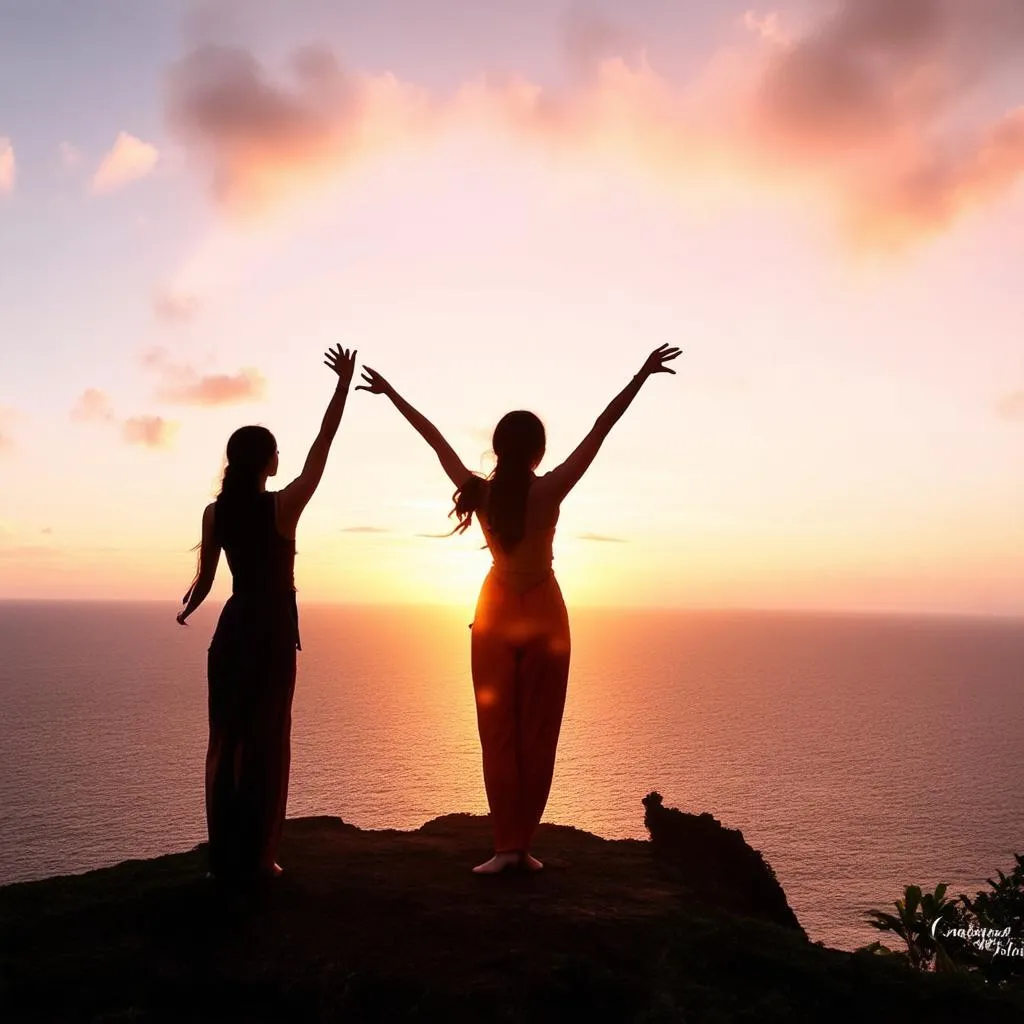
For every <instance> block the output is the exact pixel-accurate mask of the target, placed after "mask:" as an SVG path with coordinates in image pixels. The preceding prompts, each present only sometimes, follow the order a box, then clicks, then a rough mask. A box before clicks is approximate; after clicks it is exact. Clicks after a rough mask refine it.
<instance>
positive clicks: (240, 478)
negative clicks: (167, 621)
mask: <svg viewBox="0 0 1024 1024" xmlns="http://www.w3.org/2000/svg"><path fill="white" fill-rule="evenodd" d="M276 452H277V440H276V439H275V437H274V435H273V434H272V433H271V432H270V431H269V430H267V428H266V427H257V426H249V427H239V428H238V430H236V431H235V432H234V433H233V434H232V435H231V436H230V437H229V438H228V445H227V464H226V465H225V467H224V476H223V478H222V480H221V485H220V492H219V493H218V495H217V501H216V509H215V511H214V519H213V523H214V536H215V537H216V539H217V542H218V543H219V544H220V545H221V547H223V546H224V543H225V541H227V542H228V543H232V542H233V541H235V540H236V539H239V538H244V537H245V536H246V535H247V533H248V532H249V531H248V529H247V527H248V525H249V520H248V516H247V514H246V513H247V510H248V508H250V507H251V502H252V499H253V498H255V497H256V495H258V494H259V493H260V477H261V476H262V475H263V472H264V470H266V468H267V464H268V463H269V462H270V460H271V459H272V458H273V457H274V454H275V453H276ZM201 546H202V542H200V544H197V545H196V547H195V548H193V549H192V550H193V551H197V550H199V549H200V548H201ZM199 571H200V565H199V556H198V555H197V557H196V574H195V576H194V577H193V578H192V583H191V584H190V585H189V588H188V591H187V592H186V593H185V596H184V598H182V604H187V603H188V599H189V598H190V597H191V596H192V591H193V590H194V589H195V586H196V584H197V583H198V582H199Z"/></svg>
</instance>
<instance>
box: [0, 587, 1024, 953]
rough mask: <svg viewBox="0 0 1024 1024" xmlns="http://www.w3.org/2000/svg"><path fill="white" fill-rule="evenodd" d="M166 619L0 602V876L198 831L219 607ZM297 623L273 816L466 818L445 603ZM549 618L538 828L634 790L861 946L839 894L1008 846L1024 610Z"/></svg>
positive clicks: (1023, 840) (85, 861) (856, 894)
mask: <svg viewBox="0 0 1024 1024" xmlns="http://www.w3.org/2000/svg"><path fill="white" fill-rule="evenodd" d="M177 610H178V606H177V605H175V604H173V603H124V602H92V603H83V602H17V601H8V602H0V700H2V707H3V714H2V716H0V718H2V725H0V765H2V769H3V770H2V774H0V835H2V840H3V841H2V843H0V884H5V883H9V882H15V881H22V880H28V879H36V878H43V877H46V876H49V875H54V874H67V873H73V872H80V871H86V870H89V869H92V868H97V867H101V866H106V865H110V864H115V863H117V862H119V861H122V860H126V859H129V858H139V857H150V856H154V855H156V854H161V853H168V852H173V851H179V850H187V849H189V848H191V847H192V846H194V845H195V844H196V843H198V842H200V841H202V840H203V839H205V822H204V816H203V758H204V754H205V743H206V678H205V666H206V649H207V646H208V644H209V640H210V635H211V633H212V630H213V626H214V624H215V621H216V615H217V613H218V610H219V609H218V608H217V607H216V606H215V605H214V606H205V607H203V608H202V609H200V611H199V612H197V613H196V614H195V615H194V616H193V617H192V619H191V620H190V625H189V626H188V627H185V628H183V627H180V626H178V625H177V624H176V623H175V621H174V616H175V614H176V612H177ZM300 616H301V625H302V642H303V648H304V649H303V650H302V651H301V652H300V653H299V655H298V658H299V671H298V683H297V686H296V695H295V705H294V717H293V745H292V774H291V787H290V795H289V804H288V813H289V815H290V816H301V815H310V814H335V815H339V816H341V817H342V818H344V819H345V820H346V821H349V822H352V823H353V824H355V825H358V826H359V827H361V828H374V829H377V828H401V829H408V828H416V827H418V826H419V825H421V824H422V823H423V822H424V821H427V820H428V819H430V818H432V817H435V816H437V815H439V814H445V813H450V812H455V811H468V812H473V813H486V810H487V805H486V800H485V797H484V791H483V782H482V777H481V769H480V755H479V746H478V740H477V736H476V721H475V712H474V705H473V696H472V686H471V681H470V675H469V640H470V633H469V630H468V628H467V626H468V623H469V622H470V620H471V611H468V610H462V609H458V608H428V607H380V606H377V607H369V606H363V607H360V606H344V605H338V606H331V605H306V604H303V603H301V596H300ZM570 616H571V623H572V631H573V655H572V668H571V672H570V678H569V695H568V700H567V703H566V712H565V720H564V724H563V727H562V738H561V744H560V747H559V755H558V762H557V765H556V769H555V780H554V785H553V787H552V791H551V798H550V800H549V802H548V808H547V813H546V815H545V821H551V822H556V823H562V824H570V825H574V826H577V827H578V828H582V829H586V830H588V831H591V832H594V833H596V834H598V835H601V836H606V837H609V838H621V837H636V838H643V837H645V835H646V833H645V830H644V827H643V807H642V806H641V803H640V801H641V798H642V797H643V796H644V795H645V794H646V793H648V792H650V791H651V790H653V789H656V790H658V791H659V792H660V793H662V795H663V796H664V798H665V803H666V805H668V806H672V807H679V808H681V809H683V810H687V811H692V812H695V813H700V812H703V811H710V812H711V813H712V814H713V815H715V817H717V818H718V819H719V820H720V821H722V823H723V824H725V825H726V826H728V827H730V828H738V829H740V830H741V831H742V832H743V835H744V837H745V838H746V840H747V841H748V842H749V843H750V844H751V845H752V846H754V847H755V848H756V849H759V850H760V851H761V852H762V853H763V854H764V856H765V858H766V859H767V860H768V862H769V863H770V864H771V865H772V867H773V868H774V870H775V873H776V875H777V876H778V878H779V881H780V882H781V884H782V886H783V888H784V889H785V891H786V894H787V897H788V899H789V902H790V905H791V906H792V907H793V909H794V911H795V912H796V914H797V917H798V918H799V919H800V921H801V923H802V924H803V925H804V927H805V928H806V929H807V931H808V933H809V935H810V936H811V938H812V939H815V940H821V941H823V942H825V943H826V944H828V945H832V946H837V947H839V948H843V949H853V948H856V947H857V946H859V945H862V944H864V943H867V942H870V941H872V940H873V939H875V938H878V937H879V935H878V933H877V932H875V931H874V930H873V929H872V928H870V927H868V926H867V925H866V924H865V923H864V919H863V918H864V913H865V911H867V910H868V909H871V908H875V907H878V908H882V907H887V908H889V909H891V906H890V905H891V903H892V901H893V900H894V899H896V898H897V897H898V896H900V895H901V892H902V887H903V886H904V885H905V884H908V883H915V884H919V885H921V886H922V887H928V888H933V887H934V886H935V884H936V883H938V882H940V881H943V882H947V883H949V885H950V894H951V895H955V894H957V893H959V892H966V893H968V894H973V893H974V892H975V891H976V890H977V889H979V888H981V887H983V886H984V884H985V879H986V878H988V877H992V876H994V874H995V872H996V871H997V869H1000V868H1002V869H1003V870H1008V869H1009V868H1010V866H1011V865H1012V863H1013V857H1012V854H1013V852H1014V851H1024V787H1022V785H1021V780H1020V766H1021V751H1022V750H1024V620H1011V619H985V618H953V617H938V616H935V617H913V616H887V615H842V614H805V613H795V612H794V613H781V612H736V611H708V612H698V611H675V610H664V611H658V610H636V609H634V610H621V611H616V610H611V609H593V608H591V609H587V608H581V609H576V610H570ZM485 852H486V851H481V853H482V854H483V853H485ZM537 852H538V854H539V855H540V856H541V857H542V858H543V853H544V851H543V844H541V845H540V846H539V847H538V850H537ZM468 867H469V865H467V868H468Z"/></svg>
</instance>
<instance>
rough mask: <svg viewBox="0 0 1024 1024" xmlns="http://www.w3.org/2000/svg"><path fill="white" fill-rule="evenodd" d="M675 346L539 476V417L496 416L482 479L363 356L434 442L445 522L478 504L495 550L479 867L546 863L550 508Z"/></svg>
mask: <svg viewBox="0 0 1024 1024" xmlns="http://www.w3.org/2000/svg"><path fill="white" fill-rule="evenodd" d="M679 353H680V350H679V349H678V348H670V347H669V346H668V345H662V346H661V347H660V348H658V349H656V350H655V351H654V352H652V353H651V354H650V355H649V356H648V357H647V359H646V361H645V362H644V364H643V366H642V367H641V369H640V372H639V373H638V374H636V376H634V377H633V379H632V380H631V381H630V382H629V384H627V385H626V387H625V388H623V389H622V391H621V392H620V393H619V394H618V395H616V397H615V398H614V399H613V400H612V402H611V403H610V404H609V406H608V408H607V409H605V411H604V412H603V413H601V415H600V416H599V417H598V418H597V421H596V423H595V424H594V427H593V429H592V430H591V431H590V433H589V434H588V435H587V436H586V437H585V438H584V439H583V441H582V442H581V443H580V445H579V446H578V447H577V448H576V450H575V451H574V452H573V453H572V454H571V455H570V456H569V457H568V458H567V459H566V460H565V462H563V463H562V464H561V465H560V466H557V467H556V468H555V469H553V470H551V471H550V472H548V473H545V474H544V475H543V476H537V475H536V474H535V471H536V469H537V466H538V464H539V463H540V460H541V458H542V457H543V455H544V447H545V435H544V426H543V424H542V423H541V421H540V420H539V419H538V418H537V417H536V416H535V415H534V414H533V413H531V412H525V411H521V410H520V411H516V412H510V413H507V414H506V415H505V416H503V417H502V418H501V420H499V422H498V425H497V426H496V427H495V428H494V436H493V440H492V442H491V444H492V447H493V450H494V454H495V455H496V456H497V464H496V465H495V467H494V470H493V471H492V472H491V474H490V476H489V477H487V478H486V479H484V478H482V477H480V476H477V475H475V474H473V473H470V471H469V470H468V469H466V467H465V465H464V464H463V463H462V460H461V459H460V458H459V457H458V456H457V455H456V454H455V452H454V451H453V450H452V447H451V445H449V444H448V442H447V441H446V440H445V439H444V438H443V437H442V436H441V432H440V431H439V430H438V429H437V427H435V426H434V425H433V424H432V423H431V422H430V421H429V420H427V419H426V417H424V416H423V415H422V414H421V413H419V412H417V411H416V410H415V409H414V408H413V407H412V406H411V405H409V403H408V402H407V401H406V400H405V399H404V398H402V397H401V396H400V395H399V394H398V392H396V391H395V389H394V388H393V387H392V386H391V385H390V384H389V383H388V382H387V381H386V380H385V379H384V378H383V377H382V376H381V375H380V374H379V373H377V372H376V371H375V370H371V369H370V368H369V367H364V372H363V379H364V380H365V382H366V383H365V384H360V385H358V386H357V387H356V390H357V391H360V390H364V391H369V392H370V393H371V394H375V395H387V396H388V398H390V399H391V401H392V403H394V405H395V406H396V407H397V409H398V411H399V412H401V413H402V415H403V416H405V418H406V419H407V420H408V421H409V422H410V423H411V424H412V426H413V427H415V428H416V430H417V431H418V432H419V433H420V435H421V436H422V437H423V439H424V440H425V441H426V442H427V443H428V444H429V445H430V446H431V448H433V449H434V451H435V452H436V453H437V457H438V459H439V460H440V462H441V465H442V467H443V468H444V470H445V472H446V473H447V474H448V477H449V479H450V480H451V481H452V483H453V484H454V485H455V487H456V488H458V489H457V490H456V492H455V495H454V501H455V508H454V509H453V510H452V512H451V513H449V514H450V515H456V516H458V520H459V522H458V525H457V526H456V527H455V530H453V531H452V532H453V533H454V532H456V531H458V532H463V531H465V530H466V529H468V528H469V526H470V523H471V522H472V518H473V513H474V512H475V513H476V514H477V518H478V519H479V521H480V528H481V530H482V531H483V534H484V539H485V540H486V541H487V546H488V547H489V548H490V551H491V555H492V557H493V565H492V566H491V569H490V571H489V572H488V573H487V576H486V578H485V579H484V583H483V587H482V588H481V590H480V596H479V598H478V600H477V604H476V613H475V616H474V620H473V624H472V627H471V628H472V641H471V645H470V648H471V657H470V663H471V668H472V675H473V690H474V693H475V696H476V712H477V725H478V727H479V730H480V745H481V748H482V753H483V770H484V787H485V789H486V790H487V801H488V804H489V805H490V808H491V825H492V828H493V831H494V856H493V857H491V858H490V860H488V861H486V862H485V863H483V864H479V865H477V867H475V868H474V869H473V870H474V871H475V872H477V873H478V874H496V873H497V872H500V871H504V870H506V869H507V868H520V869H525V870H530V871H539V870H540V869H541V868H542V867H543V864H541V862H540V861H539V860H537V859H536V858H535V857H533V856H532V855H531V853H530V846H531V843H532V841H533V836H534V832H535V831H536V829H537V825H538V824H539V823H540V819H541V816H542V815H543V813H544V806H545V804H546V803H547V799H548V793H549V792H550V789H551V778H552V775H553V773H554V767H555V752H556V749H557V747H558V734H559V730H560V729H561V725H562V710H563V708H564V706H565V693H566V685H567V683H568V678H569V652H570V639H569V620H568V616H567V614H566V610H565V602H564V601H563V600H562V592H561V590H560V589H559V586H558V582H557V580H556V579H555V576H554V572H553V570H552V567H551V563H552V557H553V555H552V541H553V540H554V535H555V524H556V523H557V522H558V513H559V508H560V506H561V503H562V500H563V499H564V498H565V496H566V495H567V494H568V493H569V491H570V490H571V489H572V488H573V486H574V485H575V484H576V483H577V481H578V480H579V479H580V477H582V476H583V474H584V472H586V470H587V467H588V466H589V465H590V463H591V462H592V461H593V460H594V456H595V455H597V452H598V449H599V448H600V447H601V443H602V442H603V441H604V439H605V437H607V436H608V432H609V431H610V430H611V428H612V427H613V426H614V425H615V423H616V422H617V421H618V419H619V417H620V416H621V415H622V414H623V413H624V412H625V411H626V409H627V408H628V407H629V404H630V403H631V402H632V401H633V399H634V398H635V397H636V395H637V393H638V392H639V390H640V388H641V386H642V385H643V383H644V381H645V380H646V379H647V378H648V377H649V376H651V375H652V374H654V373H675V370H672V369H671V368H670V367H668V366H666V365H665V364H666V363H667V362H669V361H670V360H672V359H675V358H676V356H678V355H679Z"/></svg>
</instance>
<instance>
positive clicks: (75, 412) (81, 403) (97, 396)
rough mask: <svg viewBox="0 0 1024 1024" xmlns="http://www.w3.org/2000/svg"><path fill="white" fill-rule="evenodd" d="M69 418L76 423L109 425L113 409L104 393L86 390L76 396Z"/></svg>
mask: <svg viewBox="0 0 1024 1024" xmlns="http://www.w3.org/2000/svg"><path fill="white" fill-rule="evenodd" d="M71 418H72V419H73V420H74V421H75V422H76V423H110V422H112V421H113V419H114V407H113V404H112V403H111V401H110V398H109V397H108V396H107V395H106V394H104V392H102V391H100V390H99V389H97V388H87V389H86V390H85V391H83V392H82V394H81V395H79V396H78V401H77V402H76V403H75V407H74V408H73V409H72V410H71Z"/></svg>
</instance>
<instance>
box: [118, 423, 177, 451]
mask: <svg viewBox="0 0 1024 1024" xmlns="http://www.w3.org/2000/svg"><path fill="white" fill-rule="evenodd" d="M177 427H178V425H177V424H176V423H170V422H168V421H167V420H165V419H164V418H163V417H162V416H133V417H131V418H130V419H127V420H125V421H124V424H123V426H122V428H121V436H122V437H123V438H124V440H125V441H127V442H128V444H138V445H143V446H145V447H146V448H167V447H169V446H170V443H171V440H172V438H173V437H174V434H175V432H176V430H177Z"/></svg>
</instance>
